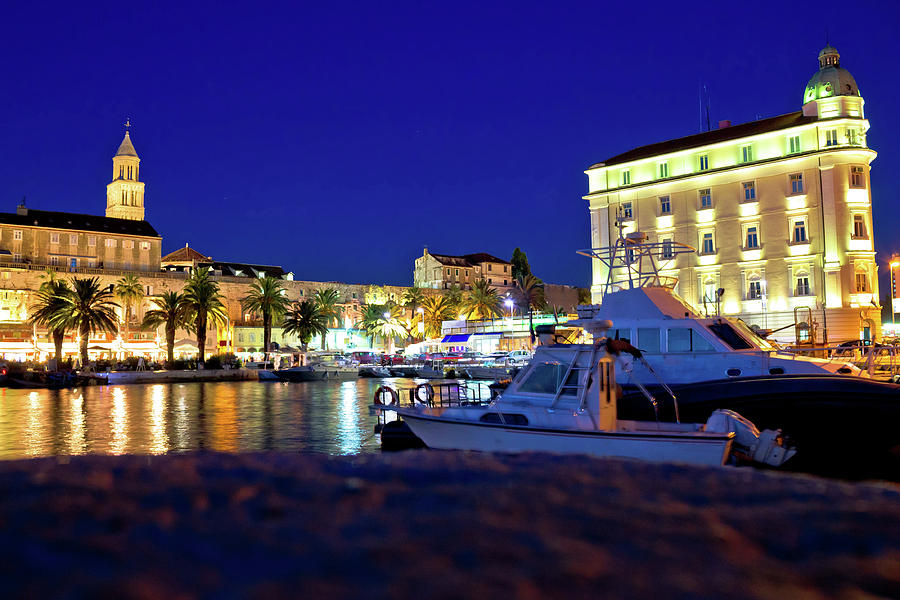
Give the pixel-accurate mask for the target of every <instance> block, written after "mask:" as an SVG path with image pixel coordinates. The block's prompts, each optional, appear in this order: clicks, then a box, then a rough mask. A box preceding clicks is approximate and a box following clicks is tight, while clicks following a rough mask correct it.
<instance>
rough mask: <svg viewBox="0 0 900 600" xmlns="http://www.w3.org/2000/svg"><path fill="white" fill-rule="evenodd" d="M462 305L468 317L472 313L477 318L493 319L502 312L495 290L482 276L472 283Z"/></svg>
mask: <svg viewBox="0 0 900 600" xmlns="http://www.w3.org/2000/svg"><path fill="white" fill-rule="evenodd" d="M463 307H464V308H463V310H464V311H465V313H466V315H467V316H468V317H472V316H473V315H474V316H475V317H476V318H478V319H493V318H494V317H497V316H500V315H501V314H502V313H501V311H500V297H499V296H498V295H497V290H495V289H494V288H492V287H491V285H490V284H489V283H488V282H487V280H486V279H484V278H482V279H479V280H477V281H476V282H475V283H474V284H473V285H472V289H471V290H469V293H468V294H467V295H466V299H465V301H464V302H463Z"/></svg>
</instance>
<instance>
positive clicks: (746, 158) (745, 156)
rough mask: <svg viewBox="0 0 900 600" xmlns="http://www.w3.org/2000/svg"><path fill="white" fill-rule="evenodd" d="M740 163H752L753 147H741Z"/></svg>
mask: <svg viewBox="0 0 900 600" xmlns="http://www.w3.org/2000/svg"><path fill="white" fill-rule="evenodd" d="M741 162H742V163H748V162H753V146H750V145H747V146H741Z"/></svg>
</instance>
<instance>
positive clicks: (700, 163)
mask: <svg viewBox="0 0 900 600" xmlns="http://www.w3.org/2000/svg"><path fill="white" fill-rule="evenodd" d="M697 170H699V171H707V170H709V154H701V155H700V156H698V157H697Z"/></svg>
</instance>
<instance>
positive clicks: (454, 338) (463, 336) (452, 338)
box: [441, 333, 472, 344]
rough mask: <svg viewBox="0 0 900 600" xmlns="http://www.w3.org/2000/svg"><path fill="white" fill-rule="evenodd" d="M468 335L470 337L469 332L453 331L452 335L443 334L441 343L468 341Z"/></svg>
mask: <svg viewBox="0 0 900 600" xmlns="http://www.w3.org/2000/svg"><path fill="white" fill-rule="evenodd" d="M470 337H472V334H471V333H454V334H452V335H445V336H444V339H442V340H441V343H442V344H461V343H463V342H468V341H469V338H470Z"/></svg>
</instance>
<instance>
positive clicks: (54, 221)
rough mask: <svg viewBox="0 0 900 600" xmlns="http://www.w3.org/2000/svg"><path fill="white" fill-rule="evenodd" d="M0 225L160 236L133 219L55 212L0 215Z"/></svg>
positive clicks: (23, 212)
mask: <svg viewBox="0 0 900 600" xmlns="http://www.w3.org/2000/svg"><path fill="white" fill-rule="evenodd" d="M0 224H4V225H23V226H27V227H52V228H54V229H75V230H78V231H97V232H99V233H116V234H119V235H135V236H141V237H155V238H158V237H160V235H159V234H158V233H157V232H156V230H155V229H153V226H152V225H150V223H148V222H147V221H137V220H134V219H115V218H113V217H99V216H97V215H80V214H77V213H67V212H56V211H49V210H34V209H31V208H29V209H25V210H23V211H22V214H19V213H0Z"/></svg>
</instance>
